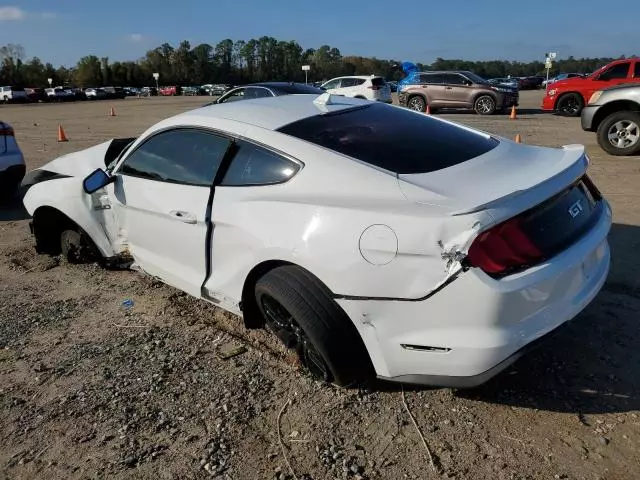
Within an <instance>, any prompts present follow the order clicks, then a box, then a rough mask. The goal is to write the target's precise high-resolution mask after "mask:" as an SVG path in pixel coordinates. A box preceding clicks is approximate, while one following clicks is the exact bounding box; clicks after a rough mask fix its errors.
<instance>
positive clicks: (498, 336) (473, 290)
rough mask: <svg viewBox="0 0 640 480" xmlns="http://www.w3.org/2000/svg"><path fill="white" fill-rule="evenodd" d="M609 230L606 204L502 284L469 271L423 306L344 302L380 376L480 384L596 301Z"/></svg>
mask: <svg viewBox="0 0 640 480" xmlns="http://www.w3.org/2000/svg"><path fill="white" fill-rule="evenodd" d="M610 226H611V210H610V208H609V207H608V206H607V208H605V209H604V212H603V214H602V215H601V218H600V219H599V220H598V223H597V225H596V226H595V227H594V228H593V229H592V230H591V231H590V232H589V233H588V234H587V235H585V236H584V237H583V238H581V239H580V240H579V241H578V242H576V243H575V244H574V245H572V246H571V247H570V248H569V249H567V250H565V251H564V252H562V253H561V254H559V255H557V256H556V257H554V258H553V259H552V260H550V261H548V262H547V263H545V264H542V265H539V266H536V267H533V268H531V269H529V270H527V271H526V272H522V273H520V274H515V275H511V276H509V277H506V278H503V279H501V280H495V279H493V278H491V277H489V276H487V275H486V274H484V273H483V272H482V271H479V270H477V269H471V270H469V271H467V272H464V273H462V274H461V275H460V276H459V277H458V278H457V279H455V280H454V281H452V282H451V283H450V284H449V285H447V286H446V287H444V288H443V289H442V290H440V291H439V292H437V293H435V294H434V295H432V296H431V297H428V298H427V299H425V300H420V301H400V300H396V301H393V300H349V299H339V300H338V303H339V304H340V305H341V307H342V308H343V309H344V310H345V311H346V312H347V314H348V315H349V316H350V318H351V319H352V320H353V321H354V324H355V325H356V327H357V328H358V330H359V331H360V333H361V335H362V338H363V340H364V342H365V344H366V346H367V349H368V351H369V353H370V356H371V359H372V361H373V364H374V366H375V368H376V372H377V375H378V377H379V378H382V379H385V380H391V381H400V382H408V383H420V384H428V385H438V386H452V387H472V386H476V385H478V384H480V383H483V382H485V381H487V380H488V379H490V378H491V377H492V376H494V375H496V374H497V373H499V372H500V371H502V370H504V369H505V368H507V367H508V366H509V365H510V364H511V363H513V362H514V361H515V360H517V358H519V357H520V356H521V355H522V354H523V353H524V352H526V350H527V349H528V348H530V345H532V344H533V343H534V342H536V341H537V340H539V339H541V338H543V337H545V336H546V335H547V334H548V333H550V332H552V331H554V330H555V329H556V328H557V327H559V326H561V325H562V324H563V323H565V322H567V321H568V320H571V319H572V318H574V317H575V316H576V315H578V314H579V313H580V312H581V311H582V310H583V309H584V308H585V307H586V306H587V305H588V304H589V302H591V300H593V298H594V297H595V296H596V295H597V293H598V292H599V291H600V289H601V288H602V285H603V284H604V282H605V280H606V278H607V275H608V272H609V265H610V252H609V245H608V243H607V240H606V236H607V234H608V232H609V229H610Z"/></svg>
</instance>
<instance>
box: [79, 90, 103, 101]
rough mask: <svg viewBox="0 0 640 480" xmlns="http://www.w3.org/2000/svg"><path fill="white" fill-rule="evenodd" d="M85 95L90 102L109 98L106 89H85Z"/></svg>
mask: <svg viewBox="0 0 640 480" xmlns="http://www.w3.org/2000/svg"><path fill="white" fill-rule="evenodd" d="M84 94H85V95H86V97H87V99H88V100H104V99H105V98H107V92H106V91H105V90H104V88H85V89H84Z"/></svg>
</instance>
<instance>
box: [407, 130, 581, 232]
mask: <svg viewBox="0 0 640 480" xmlns="http://www.w3.org/2000/svg"><path fill="white" fill-rule="evenodd" d="M587 166H588V158H587V157H586V155H585V154H584V147H583V146H582V145H567V146H564V147H562V148H557V149H553V148H546V147H535V146H529V145H522V144H518V143H515V142H512V141H510V140H506V139H501V142H500V145H498V146H497V147H496V148H494V149H492V150H490V151H489V152H487V153H485V154H484V155H481V156H479V157H476V158H474V159H471V160H469V161H467V162H463V163H460V164H458V165H454V166H452V167H449V168H445V169H442V170H437V171H435V172H430V173H424V174H400V175H398V184H399V187H400V190H401V191H402V193H403V194H404V195H405V197H406V198H407V199H408V200H410V201H412V202H415V203H424V204H432V205H438V206H441V207H444V208H446V209H448V210H449V212H450V214H451V215H464V214H469V213H473V212H478V211H481V210H490V213H492V215H493V216H494V218H495V219H496V220H497V221H499V220H501V219H502V218H504V217H505V216H508V215H511V214H513V212H512V210H514V209H515V210H519V211H524V210H526V209H527V208H529V207H532V206H534V205H536V204H538V203H541V202H543V201H544V200H546V199H548V198H550V197H552V196H553V195H555V194H557V193H559V192H560V191H562V190H563V189H564V188H565V187H567V186H568V185H570V184H572V183H573V182H574V181H576V180H577V179H579V178H580V177H581V176H582V175H584V173H585V172H586V169H587ZM505 205H509V206H510V207H509V208H505ZM503 211H504V212H503ZM501 212H503V213H501ZM516 213H518V212H516Z"/></svg>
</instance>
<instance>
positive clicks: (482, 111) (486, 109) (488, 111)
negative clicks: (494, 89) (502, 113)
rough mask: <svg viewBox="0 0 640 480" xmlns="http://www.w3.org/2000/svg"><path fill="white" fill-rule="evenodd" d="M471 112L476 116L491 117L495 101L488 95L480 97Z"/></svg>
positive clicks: (494, 109) (494, 108)
mask: <svg viewBox="0 0 640 480" xmlns="http://www.w3.org/2000/svg"><path fill="white" fill-rule="evenodd" d="M473 110H474V111H475V112H476V113H477V114H478V115H493V114H494V113H495V111H496V101H495V100H494V99H493V97H491V96H489V95H481V96H479V97H478V98H477V99H476V101H475V103H474V104H473Z"/></svg>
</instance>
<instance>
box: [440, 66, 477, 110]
mask: <svg viewBox="0 0 640 480" xmlns="http://www.w3.org/2000/svg"><path fill="white" fill-rule="evenodd" d="M442 79H443V84H444V91H443V98H444V100H445V101H446V102H447V104H448V105H450V106H451V107H466V106H470V105H472V104H473V102H472V100H471V99H472V97H473V94H472V91H471V90H472V87H471V85H472V82H471V81H469V80H467V79H466V78H465V77H463V76H462V75H460V74H458V73H445V74H443V75H442Z"/></svg>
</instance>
